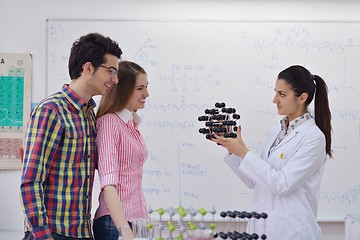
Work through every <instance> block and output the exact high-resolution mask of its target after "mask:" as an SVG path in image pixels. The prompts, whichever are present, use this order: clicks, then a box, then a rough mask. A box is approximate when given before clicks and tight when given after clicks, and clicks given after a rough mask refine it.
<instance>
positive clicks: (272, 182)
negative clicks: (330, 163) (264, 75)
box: [212, 66, 332, 240]
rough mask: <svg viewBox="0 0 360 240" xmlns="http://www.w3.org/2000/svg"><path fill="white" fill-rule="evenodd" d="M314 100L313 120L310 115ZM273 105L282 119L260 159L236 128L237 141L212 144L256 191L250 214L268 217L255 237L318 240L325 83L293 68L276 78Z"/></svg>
mask: <svg viewBox="0 0 360 240" xmlns="http://www.w3.org/2000/svg"><path fill="white" fill-rule="evenodd" d="M313 98H315V100H314V107H315V109H314V110H315V111H314V112H315V114H314V116H312V114H310V113H309V112H308V105H309V104H310V103H311V101H312V100H313ZM273 102H274V104H276V106H277V109H278V114H279V115H284V117H283V118H282V120H281V121H280V125H279V126H277V127H276V128H275V129H274V130H273V132H272V134H271V135H270V137H269V140H268V142H267V144H266V145H265V148H264V149H263V151H262V153H261V155H260V156H257V155H255V154H254V153H253V152H251V151H250V150H249V149H248V147H247V146H246V145H245V143H244V141H243V139H242V137H241V127H240V126H239V127H238V130H237V138H235V139H234V138H224V137H222V136H216V137H215V138H214V139H212V140H213V141H214V142H216V143H218V144H220V145H221V146H223V147H225V148H226V149H227V150H228V151H229V153H228V154H227V156H226V157H225V162H226V163H227V164H228V165H229V166H230V168H231V169H232V170H233V171H234V173H235V174H236V175H237V176H239V178H240V179H241V180H242V181H243V182H244V183H245V184H246V185H247V186H248V187H249V188H250V189H253V190H254V191H253V202H252V208H251V211H255V212H259V213H262V212H265V213H267V214H268V218H267V219H266V220H265V221H257V222H258V223H257V224H258V225H256V229H257V231H259V232H262V231H263V232H262V233H264V234H266V236H267V238H266V239H269V240H318V239H320V235H321V231H320V228H319V225H318V223H317V212H318V203H319V193H320V183H321V179H322V176H323V172H324V168H325V162H326V159H327V156H329V157H331V152H332V151H331V122H330V121H331V113H330V109H329V103H328V93H327V86H326V83H325V82H324V80H323V79H322V78H321V77H319V76H317V75H312V74H311V73H310V72H309V71H308V70H307V69H306V68H304V67H302V66H291V67H289V68H287V69H285V70H283V71H282V72H280V73H279V75H278V78H277V80H276V86H275V96H274V99H273ZM259 224H260V225H262V224H264V225H265V226H259ZM251 226H253V224H248V227H251ZM252 228H254V227H252ZM249 230H250V231H253V229H249ZM262 233H261V234H262Z"/></svg>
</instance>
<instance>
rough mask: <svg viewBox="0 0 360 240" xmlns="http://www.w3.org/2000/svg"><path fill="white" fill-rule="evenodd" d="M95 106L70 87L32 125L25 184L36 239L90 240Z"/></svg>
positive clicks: (49, 100)
mask: <svg viewBox="0 0 360 240" xmlns="http://www.w3.org/2000/svg"><path fill="white" fill-rule="evenodd" d="M94 107H95V102H94V100H93V99H91V100H90V101H89V103H85V102H84V101H83V100H81V99H80V97H79V96H78V95H76V94H75V93H74V92H73V91H72V90H71V89H70V88H69V87H68V86H67V85H64V87H63V88H62V90H61V91H60V92H58V93H55V94H53V95H52V96H50V97H48V98H47V99H45V100H44V101H42V102H41V103H40V104H39V105H38V106H37V107H36V108H35V109H34V110H33V111H32V114H31V117H30V121H29V123H28V129H27V133H26V140H25V142H26V145H25V151H24V163H23V169H22V178H21V186H20V189H21V197H22V208H23V211H24V213H25V215H26V222H25V225H26V226H25V229H26V230H29V231H31V232H32V234H33V236H34V237H35V239H47V238H51V237H52V235H51V232H56V233H58V234H61V235H65V236H69V237H74V238H87V237H90V235H91V233H90V220H91V216H90V214H91V211H90V210H91V196H92V187H93V182H94V172H95V163H96V159H97V152H96V148H95V146H96V144H95V138H96V130H95V115H94Z"/></svg>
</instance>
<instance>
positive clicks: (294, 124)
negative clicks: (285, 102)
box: [280, 112, 313, 133]
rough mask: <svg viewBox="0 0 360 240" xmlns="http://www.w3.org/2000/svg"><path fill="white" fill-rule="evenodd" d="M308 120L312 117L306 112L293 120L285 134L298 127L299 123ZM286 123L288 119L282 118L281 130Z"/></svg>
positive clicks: (284, 127)
mask: <svg viewBox="0 0 360 240" xmlns="http://www.w3.org/2000/svg"><path fill="white" fill-rule="evenodd" d="M310 118H313V116H311V114H310V113H309V112H306V113H304V114H303V115H301V116H299V117H297V118H295V119H293V120H292V121H291V122H290V123H289V126H288V129H287V133H290V132H291V131H292V130H294V129H295V128H296V127H298V126H299V125H300V124H301V123H303V122H305V121H306V120H308V119H310ZM288 121H289V119H288V117H284V118H283V119H281V120H280V124H281V130H284V129H286V127H287V123H288Z"/></svg>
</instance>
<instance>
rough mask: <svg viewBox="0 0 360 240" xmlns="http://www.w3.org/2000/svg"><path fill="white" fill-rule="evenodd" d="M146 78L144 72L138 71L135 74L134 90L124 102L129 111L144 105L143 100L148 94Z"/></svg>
mask: <svg viewBox="0 0 360 240" xmlns="http://www.w3.org/2000/svg"><path fill="white" fill-rule="evenodd" d="M148 84H149V82H148V79H147V75H146V74H145V73H139V74H138V75H137V76H136V85H135V89H134V92H133V93H132V95H131V97H130V99H129V101H128V102H127V104H126V108H127V109H128V110H129V111H132V112H133V111H136V110H138V109H142V108H144V107H145V100H146V98H147V97H148V96H149V92H148V89H147V87H148Z"/></svg>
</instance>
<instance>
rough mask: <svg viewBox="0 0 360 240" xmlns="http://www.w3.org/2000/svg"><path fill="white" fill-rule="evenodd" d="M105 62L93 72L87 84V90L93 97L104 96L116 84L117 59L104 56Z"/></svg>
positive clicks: (107, 55)
mask: <svg viewBox="0 0 360 240" xmlns="http://www.w3.org/2000/svg"><path fill="white" fill-rule="evenodd" d="M104 58H105V62H104V63H103V64H102V65H101V66H99V67H98V68H97V69H96V71H94V72H93V75H92V77H91V79H90V80H89V82H88V86H89V88H90V89H91V90H92V92H93V95H102V96H103V95H105V94H107V93H108V92H109V91H110V89H111V88H113V87H114V85H116V84H117V83H118V81H119V80H118V77H117V74H116V72H117V70H118V58H117V57H116V56H113V55H110V54H106V55H105V57H104Z"/></svg>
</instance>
